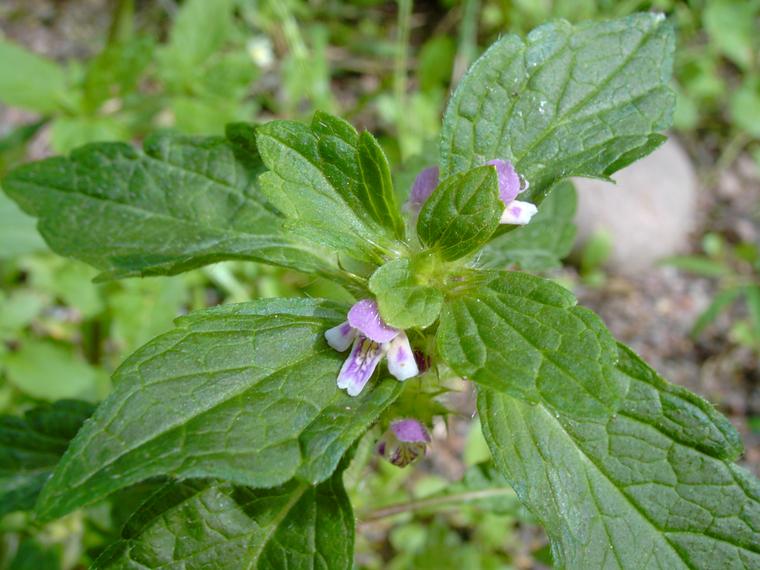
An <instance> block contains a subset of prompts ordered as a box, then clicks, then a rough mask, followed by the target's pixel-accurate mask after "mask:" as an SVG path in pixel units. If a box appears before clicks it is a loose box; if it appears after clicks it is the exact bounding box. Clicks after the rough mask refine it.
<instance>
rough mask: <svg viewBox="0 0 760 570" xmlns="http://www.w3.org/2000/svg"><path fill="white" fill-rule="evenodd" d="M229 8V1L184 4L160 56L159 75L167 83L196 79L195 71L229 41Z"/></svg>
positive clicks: (200, 1)
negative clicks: (167, 81)
mask: <svg viewBox="0 0 760 570" xmlns="http://www.w3.org/2000/svg"><path fill="white" fill-rule="evenodd" d="M232 8H233V5H232V2H231V1H230V0H214V1H213V2H209V1H208V0H188V1H187V2H184V3H183V4H182V8H181V9H180V10H179V12H178V14H177V18H176V19H175V20H174V25H173V26H172V29H171V31H170V33H169V44H168V45H167V46H166V48H165V49H164V50H163V51H162V52H161V54H160V57H159V62H160V64H161V76H162V77H164V78H165V79H168V80H169V81H170V83H171V82H176V81H179V82H182V81H191V80H193V79H194V78H196V76H197V72H198V68H199V67H200V66H202V64H203V63H205V62H206V60H207V59H208V58H209V57H210V56H211V55H213V54H214V53H216V52H218V51H219V49H220V48H221V47H222V46H223V45H224V43H225V42H226V41H227V40H228V39H229V36H230V32H231V31H232Z"/></svg>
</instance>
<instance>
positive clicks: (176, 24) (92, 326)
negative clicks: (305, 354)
mask: <svg viewBox="0 0 760 570" xmlns="http://www.w3.org/2000/svg"><path fill="white" fill-rule="evenodd" d="M640 10H656V11H661V12H664V13H666V14H667V15H668V16H669V17H670V18H671V21H672V22H673V24H674V25H675V27H676V29H677V32H678V37H679V49H678V52H677V53H678V56H677V60H676V62H675V80H674V88H675V89H676V91H677V93H678V105H677V110H676V115H675V127H674V128H675V130H676V132H677V134H678V135H679V138H680V139H681V140H682V141H683V142H685V143H686V146H687V148H689V150H690V152H691V154H692V156H696V157H698V162H699V163H700V164H699V165H698V166H699V167H700V168H701V171H702V172H705V173H707V174H706V176H710V175H711V174H713V175H714V173H716V172H718V171H720V169H722V168H727V167H729V166H730V165H731V163H732V162H733V161H734V160H735V159H736V157H737V156H738V155H739V154H740V153H748V154H750V155H751V156H753V157H754V159H755V160H756V161H757V162H758V163H760V142H759V141H758V139H760V56H759V53H760V46H759V45H758V42H760V34H758V29H759V28H758V24H759V20H758V18H759V14H760V0H747V1H743V0H702V1H699V0H694V1H681V0H657V1H653V2H642V1H637V0H622V1H614V0H555V1H552V0H438V1H436V0H427V1H418V2H412V1H411V0H398V2H387V1H380V0H358V1H354V2H341V1H337V0H185V1H182V2H180V1H176V0H155V1H149V0H120V1H116V0H114V1H111V2H109V1H107V0H101V1H97V0H57V1H52V0H49V1H43V0H34V1H29V2H24V1H21V0H19V1H16V0H4V1H3V3H2V5H0V29H2V31H3V33H4V36H3V35H0V175H2V174H3V173H5V172H7V171H8V169H10V168H12V167H13V166H14V165H17V164H19V163H21V162H23V161H25V160H29V159H37V158H41V157H44V156H47V155H49V154H52V153H66V152H69V151H70V150H71V149H73V148H75V147H77V146H79V145H82V144H85V143H87V142H92V141H96V140H124V141H131V142H139V141H140V140H141V139H142V138H143V137H144V136H145V135H146V134H147V133H148V132H150V131H152V130H155V129H160V128H171V129H176V130H178V131H182V132H185V133H198V134H221V133H222V129H223V127H224V124H225V123H227V122H231V121H241V120H242V121H250V122H263V121H267V120H270V119H272V118H274V117H289V118H303V117H307V116H309V115H310V114H311V113H312V112H313V111H314V110H315V109H321V110H326V111H329V112H333V113H338V114H341V115H343V116H345V117H346V118H348V119H349V120H351V121H352V122H354V123H355V124H357V125H358V126H361V127H365V128H369V129H371V130H372V131H373V132H375V133H376V134H377V135H378V137H379V138H380V140H381V142H382V144H383V146H384V148H385V150H386V152H387V153H388V155H389V157H390V158H391V161H392V162H394V163H395V165H396V166H397V184H398V186H397V187H398V191H399V193H401V194H404V193H405V192H406V191H407V189H408V187H409V186H410V183H411V180H412V178H413V177H414V176H415V175H416V173H417V171H418V170H419V169H420V168H421V167H423V166H426V165H429V164H430V163H432V162H435V157H436V152H437V149H436V137H437V135H438V130H439V128H440V117H441V113H442V110H443V107H444V105H445V102H446V99H447V96H448V92H449V89H450V86H451V85H452V84H455V83H456V81H457V79H458V78H459V77H461V75H462V73H463V72H464V71H465V70H466V69H467V66H468V65H469V64H470V63H471V62H472V61H473V60H474V59H475V58H476V57H477V55H479V53H481V51H482V50H483V49H484V48H485V47H486V46H488V45H489V44H490V43H491V42H492V41H493V40H494V39H496V38H497V37H498V36H499V35H501V34H503V33H506V32H515V33H520V34H524V33H527V32H528V31H529V30H530V29H532V28H534V27H535V26H537V25H540V24H541V23H543V22H545V21H546V20H549V19H552V18H558V17H559V18H566V19H568V20H571V21H580V20H585V19H589V18H610V17H618V16H623V15H626V14H629V13H631V12H635V11H640ZM67 14H76V16H75V17H74V18H75V19H77V20H78V21H80V22H82V20H85V21H84V22H83V23H82V24H81V26H82V28H83V29H84V30H85V31H83V32H81V33H80V32H78V31H77V30H76V29H74V30H73V31H72V30H71V29H69V28H67V27H66V26H67V25H69V24H70V21H71V19H68V20H67V19H66V15H67ZM88 17H91V18H92V21H91V22H89V21H87V18H88ZM30 22H31V24H30ZM67 22H68V23H69V24H67ZM75 27H76V26H75ZM43 29H50V30H53V32H52V33H53V35H54V36H55V35H56V34H57V38H58V39H57V40H56V41H57V42H58V43H55V42H53V44H52V45H48V46H47V49H34V46H35V43H36V42H35V37H36V36H35V33H36V31H39V30H43ZM19 30H21V31H22V32H23V33H21V32H19ZM15 35H19V36H21V37H22V38H23V39H24V40H25V41H16V40H14V39H12V38H13V37H14V36H15ZM71 36H75V37H76V40H73V39H71ZM80 36H83V37H84V39H82V37H80ZM42 43H43V44H44V42H42ZM82 231H86V226H85V227H83V228H82ZM605 239H606V238H605V237H604V236H598V238H597V239H595V240H592V242H590V245H589V246H587V247H588V249H587V251H586V252H585V253H584V254H582V255H581V258H580V259H581V261H580V265H579V267H578V275H579V277H578V279H580V280H581V282H584V283H591V284H595V285H601V284H602V283H603V282H604V273H603V271H602V270H601V269H600V266H601V263H602V261H603V258H604V256H605V252H606V251H607V249H608V244H607V243H606V242H605ZM703 246H704V247H703V249H704V255H701V254H700V255H695V256H689V257H682V258H677V259H676V258H674V259H672V260H670V263H671V264H673V265H675V266H677V267H680V268H683V269H685V270H688V271H693V272H696V273H698V274H700V275H706V276H708V277H710V278H714V279H715V280H717V281H718V282H719V286H718V292H717V294H716V297H715V300H714V302H713V304H712V305H710V307H709V308H708V309H707V311H705V313H704V314H703V316H702V317H700V319H699V320H698V322H697V323H695V327H694V334H695V335H699V334H701V333H702V331H703V330H704V329H705V328H706V327H707V326H708V325H710V323H711V322H713V321H714V320H715V319H716V318H717V315H718V314H719V313H720V312H721V311H725V310H727V309H728V308H729V307H730V306H732V305H733V304H735V303H744V304H745V305H746V311H745V312H744V313H743V315H744V316H743V317H742V318H739V319H737V320H735V322H732V323H731V326H730V331H731V335H732V338H734V339H735V340H736V342H739V343H745V344H747V345H748V346H751V347H753V349H754V350H756V351H757V352H758V353H760V285H758V279H759V278H758V275H759V274H760V262H759V261H758V250H757V245H756V244H741V243H732V242H731V240H730V238H726V237H724V236H721V235H719V234H709V235H706V236H705V238H704V240H703ZM95 273H96V272H95V271H94V270H93V269H91V268H89V267H87V266H85V265H83V264H81V263H79V262H76V261H73V260H68V259H62V258H60V257H57V256H56V255H55V254H53V253H51V252H50V251H48V250H47V248H46V246H45V244H44V242H43V240H42V239H41V238H40V237H39V235H38V234H37V232H36V230H35V227H34V222H33V220H31V219H30V218H28V217H26V216H24V215H22V214H21V213H20V211H19V210H18V209H17V208H16V206H15V205H14V204H13V203H12V202H10V201H9V200H8V199H7V198H6V197H5V196H4V195H3V194H2V193H0V414H4V416H3V418H1V419H2V421H1V422H0V439H3V438H14V437H19V435H18V434H19V433H23V434H26V436H29V437H32V436H34V437H38V436H39V433H38V432H36V431H35V430H38V429H39V425H38V424H39V422H37V423H35V422H34V417H36V416H34V414H35V413H36V414H38V415H39V414H43V415H44V412H46V411H50V405H51V404H52V402H55V401H56V400H59V399H66V398H75V399H80V400H85V401H88V402H93V403H95V402H97V401H99V400H101V399H102V398H103V397H104V396H106V395H107V394H108V392H109V388H110V383H109V376H110V373H111V372H112V371H113V370H114V369H115V367H116V366H118V365H119V363H120V362H121V361H122V360H123V359H124V358H125V356H126V355H128V354H129V353H130V352H132V351H133V350H135V349H136V348H137V347H139V346H140V345H141V344H143V343H144V342H146V341H147V340H149V339H150V338H152V337H154V336H156V335H158V334H160V333H161V332H163V331H166V330H168V329H169V328H170V327H171V323H172V320H173V319H174V318H175V317H176V316H178V315H180V314H183V313H186V312H188V311H192V310H194V309H198V308H201V307H206V306H210V305H215V304H218V303H228V302H237V301H244V300H248V299H251V298H256V297H271V296H289V295H321V296H328V297H335V296H339V295H341V292H340V291H338V290H337V289H335V288H333V287H331V286H330V285H329V284H327V283H325V282H321V281H313V280H311V279H309V278H306V277H304V276H302V275H300V274H297V273H294V272H289V271H284V270H280V269H273V268H269V267H264V266H257V265H255V264H250V263H223V264H217V265H214V266H209V267H206V268H203V269H200V270H196V271H192V272H190V273H187V274H183V275H179V276H175V277H170V278H152V279H144V280H141V279H131V280H125V281H117V282H105V283H94V282H93V277H94V276H95ZM571 285H572V282H571ZM462 397H463V398H464V397H468V398H471V395H469V396H467V393H466V392H465V393H464V396H462ZM468 405H469V407H468ZM40 406H41V407H40ZM453 407H454V408H455V409H457V404H456V403H455V404H454V405H453ZM471 408H472V405H471V402H469V403H468V402H460V403H459V409H463V410H467V409H471ZM40 410H42V411H41V412H40ZM30 411H31V412H30ZM24 413H32V414H33V415H32V416H27V419H22V418H23V417H24V416H23V414H24ZM30 418H31V419H30ZM38 419H39V418H38ZM476 421H477V420H476ZM752 421H754V420H752ZM3 422H4V423H3ZM43 424H44V422H43ZM434 432H435V434H436V435H437V440H436V441H439V440H441V441H445V445H444V444H441V445H437V446H436V452H435V456H434V457H429V458H428V459H427V460H425V462H424V463H423V465H422V468H420V469H406V470H399V469H397V468H395V467H393V466H391V465H388V464H383V463H380V462H378V461H377V459H376V457H375V454H374V453H373V444H372V441H373V440H372V438H371V437H369V438H366V439H365V440H364V442H363V443H362V445H361V446H360V448H359V450H358V451H357V460H356V461H355V462H354V464H353V466H352V468H351V469H350V470H349V471H348V472H347V475H346V477H347V481H348V486H349V489H350V491H351V493H352V497H353V500H354V502H355V506H356V511H357V515H358V518H359V520H360V522H359V527H358V534H357V545H358V549H357V563H358V566H359V567H360V568H367V569H380V568H391V569H403V568H417V569H427V568H430V569H436V570H445V569H447V568H452V569H461V568H484V569H492V568H493V569H497V568H498V569H507V568H539V567H543V565H550V563H551V561H550V554H549V552H548V548H547V546H546V539H545V537H544V536H543V534H542V533H541V531H540V530H538V529H537V528H536V527H535V526H533V525H532V524H531V518H530V515H529V514H528V513H526V512H525V511H524V510H522V509H521V508H520V507H519V505H518V503H517V501H516V500H515V497H514V493H513V492H512V491H511V490H510V489H509V487H508V486H507V485H506V483H505V482H504V481H503V480H501V479H500V477H499V476H498V475H497V474H495V473H494V472H493V471H492V470H491V469H490V468H489V465H488V463H487V460H488V452H487V450H486V448H485V444H484V442H483V441H482V438H481V436H480V435H479V433H480V431H479V429H477V426H474V428H473V422H472V421H470V418H469V417H467V416H466V415H462V416H456V415H455V416H454V417H453V418H452V419H450V420H449V421H448V422H445V421H444V420H442V419H441V418H440V417H438V418H436V420H435V430H434ZM26 436H25V437H26ZM46 453H48V455H45V458H44V460H47V461H49V451H46ZM20 460H21V459H20V458H19V457H17V456H14V455H13V454H12V453H9V452H7V451H6V452H5V453H4V454H2V453H0V489H6V490H7V489H8V488H12V486H13V484H14V483H13V481H14V480H13V475H14V468H15V467H14V466H15V465H17V463H18V462H19V461H20ZM40 461H43V459H40ZM41 465H45V463H44V461H43V463H41ZM367 469H371V470H372V471H373V474H374V476H373V477H367V476H366V472H367ZM452 481H453V482H454V483H453V484H449V483H450V482H452ZM149 490H150V485H145V486H140V487H137V488H133V489H130V490H128V491H126V492H124V493H120V494H119V495H118V496H116V497H114V498H113V499H111V500H110V501H109V502H108V503H106V504H102V505H97V506H95V507H93V508H90V509H87V510H86V511H84V512H78V513H75V514H72V515H70V516H68V517H66V518H65V519H62V520H60V521H57V522H55V523H52V524H50V525H46V526H43V527H40V526H38V525H37V524H36V523H35V522H34V521H33V520H32V518H31V517H30V516H29V515H28V514H26V513H10V514H5V513H4V512H3V511H2V509H0V513H2V514H5V516H4V517H3V518H1V519H0V534H1V537H0V568H13V569H22V568H29V569H35V570H38V569H47V568H51V569H54V568H67V569H68V568H84V567H86V566H87V565H88V564H89V563H90V562H91V561H92V560H93V559H94V557H96V556H97V554H98V553H99V552H100V551H101V550H102V548H103V547H104V545H105V544H107V543H108V542H109V541H111V540H113V539H114V538H115V537H116V536H117V535H118V532H119V528H120V524H121V523H122V522H123V521H124V520H125V517H126V515H127V514H128V513H129V511H130V508H133V507H134V506H135V505H136V504H137V502H139V500H140V497H144V496H145V494H146V493H147V492H149ZM409 501H412V502H411V507H410V506H409V505H407V506H406V507H401V508H398V509H397V508H396V507H397V505H399V504H404V503H408V502H409Z"/></svg>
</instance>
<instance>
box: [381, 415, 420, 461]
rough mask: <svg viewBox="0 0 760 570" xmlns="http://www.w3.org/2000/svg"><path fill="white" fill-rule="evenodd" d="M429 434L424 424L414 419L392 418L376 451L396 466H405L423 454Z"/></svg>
mask: <svg viewBox="0 0 760 570" xmlns="http://www.w3.org/2000/svg"><path fill="white" fill-rule="evenodd" d="M429 443H430V434H429V433H428V431H427V429H426V428H425V426H424V425H422V424H421V423H420V422H419V421H417V420H414V419H403V420H394V421H393V422H391V427H390V429H389V430H388V431H387V432H385V434H383V437H382V438H381V439H380V443H379V444H378V446H377V451H378V453H379V454H380V455H382V456H383V457H385V458H386V459H387V460H388V461H390V462H391V463H393V464H394V465H396V466H398V467H406V466H407V465H409V464H410V463H412V462H413V461H415V460H416V459H417V458H419V457H422V456H423V455H425V452H426V451H427V446H428V444H429Z"/></svg>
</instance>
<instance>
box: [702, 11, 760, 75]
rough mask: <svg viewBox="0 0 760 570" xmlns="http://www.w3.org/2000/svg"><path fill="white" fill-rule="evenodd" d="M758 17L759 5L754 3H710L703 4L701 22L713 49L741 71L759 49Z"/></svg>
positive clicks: (759, 15)
mask: <svg viewBox="0 0 760 570" xmlns="http://www.w3.org/2000/svg"><path fill="white" fill-rule="evenodd" d="M758 17H760V4H759V3H758V2H757V1H756V0H749V1H746V2H736V1H735V0H711V1H710V2H707V3H706V4H705V10H704V12H703V14H702V21H703V24H704V27H705V31H706V32H707V34H708V35H709V36H710V39H711V40H712V42H713V43H712V45H714V46H715V47H717V48H718V50H719V51H720V52H721V53H723V54H724V55H725V56H726V57H728V58H729V59H730V60H731V61H733V62H734V63H735V64H736V65H738V66H739V67H740V68H742V69H747V68H748V67H750V66H751V65H752V57H753V52H754V51H756V50H757V48H758V43H757V19H758ZM711 47H712V46H711Z"/></svg>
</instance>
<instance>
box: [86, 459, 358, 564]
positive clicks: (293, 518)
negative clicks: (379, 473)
mask: <svg viewBox="0 0 760 570" xmlns="http://www.w3.org/2000/svg"><path fill="white" fill-rule="evenodd" d="M353 543H354V520H353V513H352V511H351V504H350V503H349V500H348V497H347V496H346V492H345V490H344V489H343V481H342V473H341V472H337V473H336V474H335V475H334V476H333V477H332V478H330V479H328V480H327V481H325V482H324V483H322V484H321V485H318V486H316V487H311V486H309V485H307V484H305V483H300V482H298V481H291V482H289V483H286V484H284V485H281V486H279V487H275V488H273V489H251V488H248V487H238V486H233V485H230V484H228V483H221V482H219V483H214V482H206V481H198V480H188V481H184V482H178V483H170V484H169V485H167V486H166V487H164V488H162V489H160V490H159V491H158V492H157V493H156V494H155V495H154V496H153V497H151V498H150V499H149V500H148V501H147V503H145V504H144V505H142V506H141V507H140V509H139V510H138V511H137V512H136V513H135V514H134V515H133V516H132V517H131V519H130V520H129V521H128V522H127V524H126V526H125V528H124V530H123V532H122V539H121V540H119V541H118V542H116V543H115V544H113V545H111V546H110V547H109V548H108V550H106V551H105V552H104V553H103V555H102V556H101V557H100V558H99V559H98V560H97V561H96V562H95V565H94V566H93V570H117V569H124V570H126V569H128V568H137V567H139V568H163V569H166V570H172V569H174V570H195V569H197V570H206V569H208V568H219V569H222V568H246V569H248V570H266V569H271V570H279V569H280V568H303V569H314V570H316V569H321V570H333V569H335V570H340V569H346V570H348V569H350V568H351V567H352V564H353Z"/></svg>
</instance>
